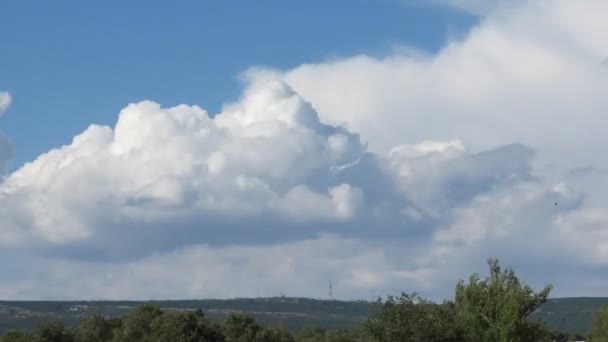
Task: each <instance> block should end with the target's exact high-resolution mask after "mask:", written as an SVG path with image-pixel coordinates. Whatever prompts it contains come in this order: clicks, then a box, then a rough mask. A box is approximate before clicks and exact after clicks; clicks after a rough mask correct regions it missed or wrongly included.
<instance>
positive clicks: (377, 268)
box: [0, 0, 608, 299]
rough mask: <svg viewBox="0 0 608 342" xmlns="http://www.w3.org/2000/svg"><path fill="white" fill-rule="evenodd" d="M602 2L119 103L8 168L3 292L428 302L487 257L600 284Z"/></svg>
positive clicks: (542, 4) (529, 12)
mask: <svg viewBox="0 0 608 342" xmlns="http://www.w3.org/2000/svg"><path fill="white" fill-rule="evenodd" d="M499 7H500V6H499ZM605 13H608V7H607V5H606V3H605V2H603V1H599V0H598V1H589V2H585V5H584V6H583V5H582V4H579V3H578V2H572V1H567V0H563V1H538V2H522V3H518V4H517V6H516V7H515V6H513V7H511V8H509V9H508V10H505V9H504V7H500V9H493V10H491V11H489V12H488V13H487V14H485V16H484V18H483V20H481V22H480V24H479V25H478V26H477V27H475V28H474V29H473V30H472V31H471V32H470V34H469V35H468V36H467V37H465V38H464V39H462V40H459V41H452V42H450V43H449V44H447V45H446V46H445V47H444V48H443V49H442V50H441V51H440V52H439V53H437V54H436V55H432V56H425V55H422V54H417V53H414V54H412V53H411V52H408V53H404V52H395V53H394V54H392V55H390V56H386V57H384V58H376V57H371V56H364V55H361V56H353V57H350V58H346V59H342V60H333V61H329V62H326V63H321V64H308V65H302V66H300V67H297V68H295V69H293V70H286V71H280V70H265V69H252V70H250V71H249V72H247V73H246V74H245V77H244V91H243V95H242V97H241V99H240V100H239V101H237V102H236V103H232V104H227V105H225V107H224V108H223V110H222V111H221V113H218V114H216V115H209V114H208V113H207V112H206V111H205V110H203V109H202V108H200V107H198V106H187V105H180V106H176V107H172V108H165V107H163V106H161V105H160V104H158V103H155V102H152V101H143V102H139V103H133V104H130V105H128V106H127V107H125V108H124V109H123V110H122V111H121V112H120V113H119V114H118V119H117V122H116V124H115V125H114V126H113V127H106V126H97V125H92V126H90V127H89V128H88V129H87V130H85V131H84V132H82V133H81V134H79V135H78V136H76V137H74V139H73V141H72V143H71V144H68V145H66V146H62V147H59V148H56V149H53V150H50V151H48V152H47V153H45V154H43V155H40V156H39V157H38V158H37V159H36V160H34V161H32V162H30V163H28V164H26V165H24V166H23V167H22V168H21V169H19V170H17V171H15V172H14V173H12V174H10V175H8V176H7V177H6V178H5V179H4V180H3V181H2V183H1V184H0V203H1V206H0V222H2V223H3V226H2V235H1V236H0V246H1V247H2V248H1V250H2V253H3V255H4V256H6V257H5V258H3V259H4V260H9V259H10V260H18V262H17V263H16V264H13V263H11V265H12V266H11V265H8V262H6V261H5V262H4V263H5V265H4V266H6V267H9V266H10V267H13V268H14V272H8V273H6V274H5V275H3V276H2V277H4V278H3V279H2V285H0V296H2V297H3V298H20V299H36V298H46V299H61V298H78V299H87V298H98V299H99V298H108V299H119V298H130V299H135V298H192V297H234V296H253V295H255V294H256V293H257V290H258V289H260V293H261V294H262V295H268V296H270V295H279V294H280V293H284V294H286V295H298V296H313V297H323V296H325V294H326V290H327V284H328V283H329V281H330V280H331V281H332V282H333V283H334V285H335V293H336V295H337V296H338V297H340V298H365V299H371V298H373V297H374V296H377V295H385V294H387V293H389V292H391V293H396V292H400V291H419V292H420V293H422V294H423V295H426V296H430V297H433V298H442V297H445V296H449V295H450V294H451V291H452V286H453V284H454V283H455V282H456V281H457V280H458V278H460V277H464V276H467V275H468V274H469V273H470V272H473V271H479V270H481V269H483V266H484V260H485V258H486V257H488V256H498V257H499V258H502V259H503V261H504V262H505V263H506V264H508V265H511V266H514V267H515V268H516V269H518V270H519V271H520V272H521V273H522V274H523V276H524V277H525V278H526V279H528V280H529V281H530V282H532V283H533V284H535V285H539V286H540V285H543V284H544V283H545V282H552V283H553V284H555V286H556V294H557V295H583V294H584V295H602V294H605V293H603V292H602V291H604V289H605V285H606V283H607V282H608V278H606V277H605V276H603V274H607V273H606V272H605V271H606V270H607V269H608V259H607V258H608V215H607V214H606V213H605V208H606V204H607V203H608V197H606V195H605V194H606V190H608V178H607V176H608V171H606V170H608V165H606V161H605V160H604V159H603V158H601V157H600V156H602V150H603V147H604V145H605V144H606V143H608V141H607V139H608V138H606V135H605V133H604V132H605V130H606V127H605V126H606V125H605V123H606V119H605V118H606V113H605V110H606V108H608V102H607V101H608V100H607V99H608V97H606V96H605V89H608V84H607V83H608V70H606V68H605V67H602V65H601V61H602V57H603V56H605V55H606V51H608V36H607V33H606V32H608V27H607V26H606V25H607V24H606V22H605V20H604V19H603V17H604V14H605ZM583 18H584V19H583ZM408 51H411V49H410V50H408ZM0 98H1V97H0ZM0 103H2V102H0ZM7 103H8V101H7ZM5 107H6V106H5Z"/></svg>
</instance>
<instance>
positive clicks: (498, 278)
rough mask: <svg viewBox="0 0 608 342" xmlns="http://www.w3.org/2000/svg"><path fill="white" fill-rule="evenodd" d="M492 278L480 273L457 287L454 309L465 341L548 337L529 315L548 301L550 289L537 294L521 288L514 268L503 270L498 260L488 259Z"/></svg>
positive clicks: (530, 289) (527, 288)
mask: <svg viewBox="0 0 608 342" xmlns="http://www.w3.org/2000/svg"><path fill="white" fill-rule="evenodd" d="M488 266H489V271H490V276H489V277H488V278H486V279H484V280H481V279H480V278H479V276H478V275H477V274H474V275H472V276H471V277H470V278H469V282H468V283H465V282H464V281H460V282H459V283H458V285H457V286H456V296H455V308H456V314H457V319H458V323H459V325H460V326H461V328H462V329H463V332H464V334H465V340H466V341H471V342H486V341H497V342H503V341H504V342H507V341H520V342H523V341H538V340H539V339H541V338H543V337H544V336H545V335H546V331H545V329H544V328H543V326H542V325H541V324H540V323H539V322H532V321H530V320H529V319H528V316H530V314H532V313H533V312H534V311H535V310H536V309H537V308H538V307H539V306H540V305H542V304H543V303H545V302H546V301H547V297H548V296H549V293H550V292H551V286H546V287H545V288H544V289H543V290H542V291H540V292H538V293H535V292H534V291H533V290H532V288H531V287H530V286H528V285H522V284H521V282H520V281H519V278H517V276H516V275H515V272H514V271H513V270H511V269H505V270H502V269H501V267H500V265H499V262H498V260H497V259H489V260H488Z"/></svg>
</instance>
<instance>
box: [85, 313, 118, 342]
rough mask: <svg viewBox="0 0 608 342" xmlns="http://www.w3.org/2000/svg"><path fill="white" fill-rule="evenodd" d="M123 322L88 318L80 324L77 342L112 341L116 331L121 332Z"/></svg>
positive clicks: (97, 316)
mask: <svg viewBox="0 0 608 342" xmlns="http://www.w3.org/2000/svg"><path fill="white" fill-rule="evenodd" d="M121 325H122V321H121V320H120V319H106V318H105V317H102V316H99V315H94V316H90V317H86V318H85V319H83V320H82V321H81V322H80V326H79V327H78V329H77V330H76V334H75V335H76V341H77V342H97V341H111V340H112V337H113V334H114V331H118V330H120V328H121Z"/></svg>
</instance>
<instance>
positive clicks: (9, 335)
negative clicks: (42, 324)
mask: <svg viewBox="0 0 608 342" xmlns="http://www.w3.org/2000/svg"><path fill="white" fill-rule="evenodd" d="M29 340H30V339H29V337H28V336H26V335H24V334H23V333H22V332H21V331H19V330H14V329H11V330H8V331H7V332H5V333H4V335H2V337H0V342H26V341H29Z"/></svg>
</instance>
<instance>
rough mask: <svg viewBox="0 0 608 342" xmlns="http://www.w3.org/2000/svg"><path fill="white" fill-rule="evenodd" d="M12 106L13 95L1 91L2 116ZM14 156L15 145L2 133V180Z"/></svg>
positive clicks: (0, 173)
mask: <svg viewBox="0 0 608 342" xmlns="http://www.w3.org/2000/svg"><path fill="white" fill-rule="evenodd" d="M10 105H11V94H9V93H7V92H2V91H0V116H2V114H3V113H4V112H5V111H6V110H7V109H8V107H9V106H10ZM12 156H13V145H12V143H11V142H10V140H9V139H8V138H7V137H5V136H4V134H2V132H0V179H2V178H1V177H2V175H3V174H4V170H5V169H6V166H7V163H8V162H9V160H10V159H11V158H12Z"/></svg>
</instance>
